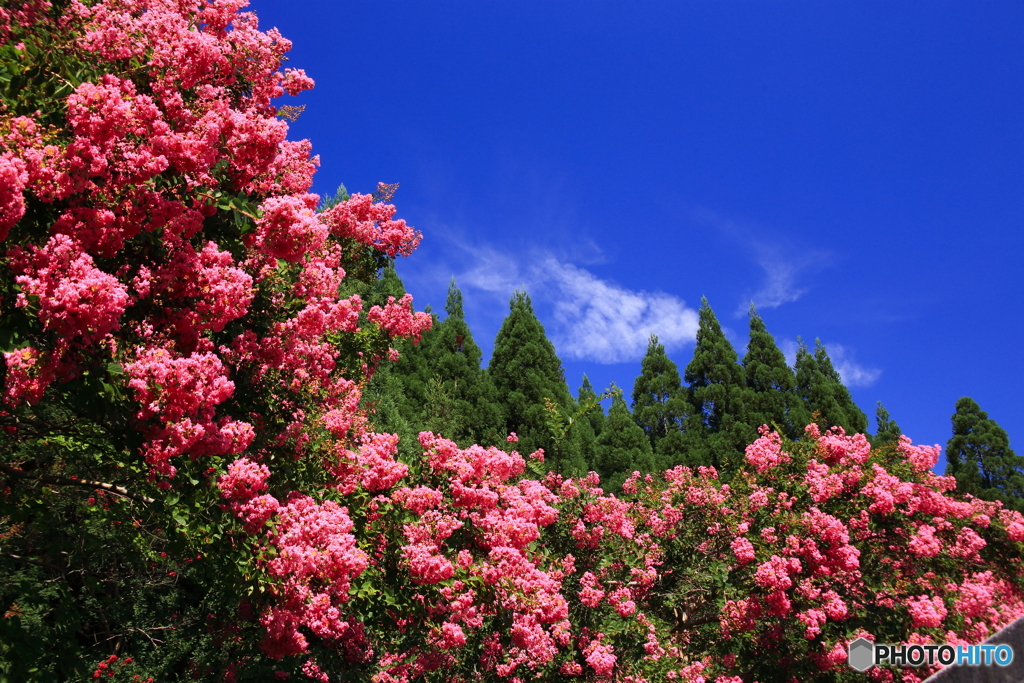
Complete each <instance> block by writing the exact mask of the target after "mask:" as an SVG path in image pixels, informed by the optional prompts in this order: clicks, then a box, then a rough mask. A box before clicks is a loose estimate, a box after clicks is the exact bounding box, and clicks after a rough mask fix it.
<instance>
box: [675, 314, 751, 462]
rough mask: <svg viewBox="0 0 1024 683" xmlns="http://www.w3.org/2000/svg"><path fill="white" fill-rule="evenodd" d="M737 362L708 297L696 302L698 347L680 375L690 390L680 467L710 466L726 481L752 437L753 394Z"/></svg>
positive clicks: (740, 459) (734, 352)
mask: <svg viewBox="0 0 1024 683" xmlns="http://www.w3.org/2000/svg"><path fill="white" fill-rule="evenodd" d="M738 358H739V357H738V356H737V354H736V350H735V349H733V347H732V344H730V343H729V340H728V339H726V338H725V335H724V334H723V333H722V328H721V326H720V325H719V324H718V319H717V318H716V317H715V313H714V311H712V310H711V306H710V305H709V304H708V301H707V299H701V307H700V327H699V328H698V330H697V345H696V348H694V351H693V359H692V360H691V361H690V363H689V364H688V365H687V366H686V373H685V376H684V377H685V379H686V383H687V384H688V385H689V390H688V392H687V403H688V410H687V416H686V419H685V423H684V431H683V439H682V441H683V443H684V444H685V445H684V448H683V457H684V460H685V462H683V463H680V464H685V465H691V466H692V465H706V466H713V467H715V468H717V469H718V470H719V471H720V472H722V473H723V475H725V476H726V477H729V476H730V475H731V473H732V472H734V471H736V469H737V468H738V467H739V464H740V463H741V462H742V458H743V452H744V449H745V448H746V446H747V444H749V443H751V442H752V441H753V440H754V439H755V438H757V428H756V425H753V424H752V423H751V422H752V419H751V416H750V415H749V414H748V411H749V409H750V404H751V403H752V396H753V392H752V391H750V390H749V389H747V387H746V383H745V382H744V378H743V368H742V366H740V364H739V363H738V362H737V361H738Z"/></svg>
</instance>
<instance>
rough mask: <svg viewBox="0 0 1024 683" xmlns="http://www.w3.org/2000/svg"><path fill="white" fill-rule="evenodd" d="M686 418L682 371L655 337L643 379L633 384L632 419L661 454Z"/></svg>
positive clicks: (643, 365) (642, 368)
mask: <svg viewBox="0 0 1024 683" xmlns="http://www.w3.org/2000/svg"><path fill="white" fill-rule="evenodd" d="M685 414H686V396H685V392H684V390H683V388H682V383H681V381H680V379H679V368H677V367H676V364H675V363H673V362H672V360H671V359H670V358H669V357H668V356H667V355H665V346H664V345H663V344H660V343H658V337H657V336H656V335H653V334H652V335H651V339H650V341H649V342H648V344H647V353H646V354H645V355H644V358H643V360H642V361H641V363H640V376H639V377H637V378H636V381H635V382H634V383H633V418H634V419H635V420H636V423H637V424H638V425H639V426H640V427H641V428H642V429H643V430H644V433H645V434H647V438H648V439H650V440H651V446H652V447H654V449H655V450H658V446H659V444H660V442H661V441H663V440H665V438H666V437H668V436H669V434H670V433H671V432H679V431H680V430H681V429H682V420H683V417H684V416H685ZM677 439H678V437H677ZM673 464H674V463H673ZM667 466H671V465H667Z"/></svg>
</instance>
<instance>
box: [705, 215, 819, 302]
mask: <svg viewBox="0 0 1024 683" xmlns="http://www.w3.org/2000/svg"><path fill="white" fill-rule="evenodd" d="M694 218H695V219H696V220H697V221H698V222H699V223H703V224H704V225H707V226H711V227H713V228H715V229H716V230H718V231H719V232H721V233H722V234H724V235H726V236H727V237H729V238H730V239H731V240H732V241H734V242H735V243H737V244H739V245H740V246H741V247H742V248H743V249H744V250H745V251H746V252H747V253H748V254H749V258H750V259H751V260H752V261H754V262H755V263H757V265H758V266H760V267H761V270H763V271H764V279H763V280H762V281H761V283H760V284H759V285H757V286H756V289H754V291H753V293H751V294H749V295H746V296H744V297H743V298H742V300H741V301H740V304H739V306H738V307H737V309H736V313H735V315H736V316H737V317H740V316H743V315H745V314H746V313H747V309H748V307H749V306H750V303H751V302H753V303H754V306H756V307H757V308H758V309H760V310H764V309H771V308H778V307H779V306H781V305H783V304H788V303H791V302H793V301H796V300H798V299H799V298H800V297H801V296H803V295H804V294H806V293H807V291H808V287H806V286H804V285H802V284H801V283H800V278H801V277H803V276H805V275H808V274H811V273H813V272H816V271H819V270H822V269H823V268H826V267H828V266H829V265H831V261H832V259H831V255H830V254H829V252H827V251H824V250H821V249H816V248H812V247H811V246H810V245H807V244H804V243H802V242H801V240H799V239H796V238H793V237H791V236H787V235H784V234H782V233H779V232H778V231H774V230H770V229H768V228H766V227H764V226H761V225H754V224H751V223H746V222H742V221H737V220H732V219H729V218H725V217H724V216H721V215H720V214H718V213H715V212H713V211H698V212H695V213H694ZM748 291H749V290H748Z"/></svg>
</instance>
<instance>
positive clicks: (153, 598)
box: [0, 387, 259, 683]
mask: <svg viewBox="0 0 1024 683" xmlns="http://www.w3.org/2000/svg"><path fill="white" fill-rule="evenodd" d="M60 389H63V387H62V388H60ZM60 389H58V390H57V391H54V392H52V393H51V396H49V397H48V398H49V400H48V401H47V402H41V403H40V404H38V405H36V406H33V407H31V408H23V409H22V411H21V412H20V413H19V416H18V418H17V420H18V423H19V426H17V427H15V426H14V424H15V419H14V417H13V416H10V415H8V414H7V413H6V412H5V413H3V414H2V416H0V421H2V422H3V423H5V424H4V426H5V429H4V430H2V431H0V449H2V452H3V453H4V454H5V455H6V457H4V458H2V459H0V491H2V492H3V493H2V495H0V539H2V540H3V548H2V552H0V610H3V613H2V614H3V618H0V682H6V681H11V682H12V683H13V682H14V681H18V682H19V683H20V682H21V681H26V682H32V681H80V680H92V674H93V671H94V670H95V669H96V668H97V664H98V662H100V661H101V660H105V659H106V658H107V657H108V656H109V655H110V654H111V653H118V654H120V655H121V657H122V659H123V658H124V657H125V656H131V657H132V658H134V659H135V660H136V663H134V664H129V665H124V668H123V669H121V668H120V665H119V667H118V675H119V676H120V675H121V674H122V673H123V674H124V676H123V677H124V678H126V679H130V678H131V676H132V675H133V674H140V675H141V676H142V677H143V678H145V677H148V676H153V677H155V678H157V679H158V680H168V681H170V680H189V679H190V678H191V677H192V674H193V673H198V672H203V671H210V670H211V669H212V670H220V671H222V670H224V668H226V667H227V666H228V665H229V664H230V663H232V662H235V661H237V660H238V658H239V657H241V656H242V654H241V653H240V651H239V645H236V644H235V643H236V642H237V643H242V642H243V639H242V638H236V637H235V636H246V638H245V639H244V640H245V641H247V645H251V643H252V642H253V641H254V639H257V638H258V637H259V634H258V633H257V630H258V629H259V624H258V622H257V621H256V620H254V619H252V620H250V621H249V622H248V623H247V624H243V626H242V629H241V630H239V629H237V628H236V629H235V632H234V633H231V634H229V633H228V632H227V627H228V625H229V624H231V623H232V622H233V621H234V619H235V617H236V616H237V614H238V602H237V596H238V595H239V594H240V591H241V590H242V588H241V587H240V586H239V585H238V581H239V578H240V577H239V575H238V573H237V571H236V570H235V567H234V563H235V562H236V561H237V560H239V558H240V557H241V544H247V543H248V541H246V540H245V539H240V546H239V552H238V553H224V552H219V553H215V554H212V555H211V556H210V557H207V556H206V555H207V552H206V550H205V547H207V546H205V543H208V542H210V540H211V539H208V538H203V535H204V534H214V533H217V535H218V536H219V533H218V532H213V531H211V530H210V529H211V528H213V527H214V526H215V524H214V523H213V522H214V521H221V520H223V517H224V515H226V514H229V513H226V512H225V511H222V510H221V509H220V506H219V505H214V506H208V505H205V504H203V502H202V501H203V500H204V498H203V494H204V490H205V489H207V488H208V487H209V485H210V481H209V479H208V478H207V475H205V473H204V470H205V468H206V467H207V466H208V465H209V464H210V463H209V462H208V461H207V462H202V463H195V462H192V463H186V464H184V465H183V466H182V468H181V471H180V472H179V474H178V479H179V481H180V482H181V483H179V485H178V487H177V489H176V492H175V495H174V496H173V497H165V498H163V499H162V500H153V499H151V498H148V497H146V496H145V495H142V494H140V493H138V492H136V491H132V490H130V489H126V488H124V487H125V486H131V485H130V484H129V483H128V481H129V480H130V478H131V477H133V476H137V475H138V474H139V471H140V469H141V467H140V465H138V464H136V463H135V462H133V461H132V459H131V458H128V457H126V455H125V452H123V451H122V450H121V449H120V448H119V447H118V446H117V445H116V444H118V443H119V442H120V441H121V439H120V435H119V434H118V433H117V432H116V431H113V430H111V429H109V428H108V426H107V425H104V424H102V423H100V422H96V421H93V420H91V419H88V418H87V417H86V416H83V415H82V414H80V413H79V412H78V411H76V410H74V409H72V408H71V407H70V406H69V405H63V403H64V401H63V398H64V396H62V394H64V393H65V392H64V391H61V390H60ZM44 430H45V431H44ZM40 433H43V434H46V435H47V436H40V435H39V434H40ZM54 434H57V435H56V436H54ZM123 463H128V464H127V465H125V464H123ZM15 464H16V466H15ZM54 472H58V473H59V474H58V475H54V474H53V473H54ZM86 481H90V482H95V481H104V482H112V484H111V485H112V486H118V487H119V488H120V490H119V491H118V490H116V489H115V490H109V491H108V490H104V489H97V488H95V487H91V486H88V485H85V484H84V482H86ZM218 502H219V501H218ZM159 519H164V520H166V521H167V522H170V524H168V525H167V526H164V525H163V524H162V523H154V522H157V520H159ZM172 519H173V520H175V521H173V522H172V521H171V520H172ZM178 520H180V523H179V521H178ZM158 524H159V526H160V527H162V528H155V527H157V526H158ZM186 527H187V528H186ZM190 534H191V535H192V537H190ZM198 548H203V550H198ZM247 645H242V646H241V647H243V648H244V647H246V646H247ZM246 654H250V653H249V652H247V653H246ZM257 658H258V655H257ZM142 662H145V665H144V666H143V665H142V664H141V663H142ZM196 678H199V676H198V675H197V676H196Z"/></svg>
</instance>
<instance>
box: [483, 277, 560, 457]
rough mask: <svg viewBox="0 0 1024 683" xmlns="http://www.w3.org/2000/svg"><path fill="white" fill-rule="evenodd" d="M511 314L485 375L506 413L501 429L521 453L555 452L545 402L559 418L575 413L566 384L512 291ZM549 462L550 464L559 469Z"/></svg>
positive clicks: (525, 304)
mask: <svg viewBox="0 0 1024 683" xmlns="http://www.w3.org/2000/svg"><path fill="white" fill-rule="evenodd" d="M509 308H510V310H509V314H508V316H507V317H506V318H505V321H504V322H503V323H502V325H501V329H500V330H499V331H498V335H497V337H496V338H495V340H494V354H493V355H492V356H491V363H490V366H489V368H488V371H489V373H490V375H491V379H492V380H493V381H494V386H495V388H496V389H497V391H498V396H499V397H500V401H501V403H502V405H503V407H504V410H505V429H506V430H507V431H509V432H516V433H517V434H518V435H519V448H518V450H519V452H520V453H531V452H533V451H534V450H536V449H537V448H543V449H544V450H545V452H547V453H549V454H551V453H553V452H554V450H553V449H554V445H555V444H554V441H553V437H552V435H551V431H550V428H549V426H548V421H547V418H546V414H545V411H544V399H545V398H549V399H551V400H552V401H554V402H555V405H556V406H557V407H558V409H559V411H560V412H561V413H562V414H563V415H571V414H573V413H574V411H575V403H574V401H573V400H572V397H571V396H570V395H569V388H568V387H567V386H566V384H565V373H564V371H563V370H562V362H561V361H560V360H559V359H558V356H557V355H555V347H554V346H553V345H552V344H551V342H550V341H549V340H548V338H547V335H546V334H545V333H544V327H543V325H541V323H540V321H539V320H537V316H536V314H535V313H534V311H533V303H532V302H531V301H530V297H529V296H527V295H526V293H525V292H516V293H515V294H513V295H512V300H511V301H510V302H509ZM559 457H562V458H564V457H565V454H561V455H560V456H559ZM557 459H558V458H556V457H552V458H551V460H550V461H549V463H550V464H551V465H552V466H554V467H556V468H557V463H555V462H554V461H555V460H557Z"/></svg>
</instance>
